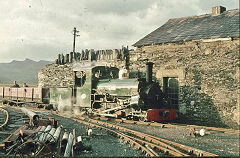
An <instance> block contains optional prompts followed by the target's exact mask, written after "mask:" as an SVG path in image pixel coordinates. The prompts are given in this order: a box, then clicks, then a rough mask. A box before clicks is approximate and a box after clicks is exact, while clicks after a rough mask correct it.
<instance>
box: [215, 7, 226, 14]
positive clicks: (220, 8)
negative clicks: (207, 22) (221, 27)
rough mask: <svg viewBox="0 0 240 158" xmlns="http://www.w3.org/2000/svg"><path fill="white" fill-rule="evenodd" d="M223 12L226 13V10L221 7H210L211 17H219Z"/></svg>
mask: <svg viewBox="0 0 240 158" xmlns="http://www.w3.org/2000/svg"><path fill="white" fill-rule="evenodd" d="M224 11H226V8H225V7H222V6H216V7H212V15H213V16H216V15H220V14H222V13H223V12H224Z"/></svg>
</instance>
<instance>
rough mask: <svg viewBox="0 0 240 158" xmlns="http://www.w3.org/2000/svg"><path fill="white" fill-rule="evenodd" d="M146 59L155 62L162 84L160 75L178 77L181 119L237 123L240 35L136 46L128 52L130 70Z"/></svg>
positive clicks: (226, 123)
mask: <svg viewBox="0 0 240 158" xmlns="http://www.w3.org/2000/svg"><path fill="white" fill-rule="evenodd" d="M147 61H151V62H154V63H155V65H154V69H153V73H154V75H155V76H156V79H157V80H158V81H159V83H160V84H161V85H163V77H178V80H179V85H180V88H179V111H180V112H181V114H182V117H181V118H182V119H184V120H188V121H189V120H191V121H193V123H194V124H196V123H198V124H204V125H214V126H217V125H220V126H230V127H239V125H240V122H239V98H238V95H239V94H238V88H239V39H235V40H229V41H216V42H201V41H191V42H184V43H169V44H162V45H153V46H145V47H142V48H138V49H137V50H136V51H135V52H133V53H131V54H130V65H131V66H130V71H131V70H133V71H134V70H137V69H138V70H140V71H144V70H145V63H146V62H147ZM184 120H183V121H184Z"/></svg>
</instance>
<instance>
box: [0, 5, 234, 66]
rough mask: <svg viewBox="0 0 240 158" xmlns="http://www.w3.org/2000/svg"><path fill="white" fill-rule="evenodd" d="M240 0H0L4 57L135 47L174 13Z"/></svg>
mask: <svg viewBox="0 0 240 158" xmlns="http://www.w3.org/2000/svg"><path fill="white" fill-rule="evenodd" d="M220 4H222V5H224V6H226V7H227V9H233V8H234V7H235V6H236V7H235V8H237V7H238V2H237V1H236V0H211V1H210V2H209V0H181V1H179V0H168V1H166V0H71V1H70V0H61V1H56V0H11V1H0V21H1V25H0V62H8V61H11V60H13V59H16V60H17V59H24V58H32V59H39V60H41V59H49V60H54V59H55V58H56V57H57V54H58V53H59V52H61V53H68V52H70V51H71V50H72V39H73V36H72V33H71V31H72V30H73V27H76V28H77V29H78V30H79V31H80V32H79V34H80V35H81V36H80V37H78V38H77V41H76V42H77V43H76V50H78V51H80V50H81V49H92V48H94V49H113V48H121V46H122V45H125V46H126V45H128V46H131V45H132V44H134V43H135V42H136V41H138V40H139V39H140V38H142V37H144V36H145V35H147V34H148V33H150V32H152V31H153V30H155V29H157V28H158V27H160V26H161V25H163V24H164V23H165V22H166V21H167V20H168V19H169V18H177V17H184V16H192V15H200V14H205V13H210V12H211V7H212V6H216V5H220Z"/></svg>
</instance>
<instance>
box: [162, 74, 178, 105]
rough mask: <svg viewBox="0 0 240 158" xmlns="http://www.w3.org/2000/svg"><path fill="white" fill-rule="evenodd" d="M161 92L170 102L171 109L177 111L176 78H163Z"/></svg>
mask: <svg viewBox="0 0 240 158" xmlns="http://www.w3.org/2000/svg"><path fill="white" fill-rule="evenodd" d="M163 92H164V93H165V94H167V96H168V97H169V98H170V100H171V104H172V107H173V108H175V109H178V95H179V81H178V78H177V77H164V78H163Z"/></svg>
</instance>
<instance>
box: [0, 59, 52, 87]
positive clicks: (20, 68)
mask: <svg viewBox="0 0 240 158" xmlns="http://www.w3.org/2000/svg"><path fill="white" fill-rule="evenodd" d="M51 63H52V62H50V61H44V60H40V61H38V62H37V61H34V60H31V59H25V60H24V61H16V60H13V61H12V62H10V63H0V83H13V81H15V80H16V81H17V82H18V83H24V82H26V83H37V82H38V70H39V69H41V68H42V67H44V66H45V65H47V64H51Z"/></svg>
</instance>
